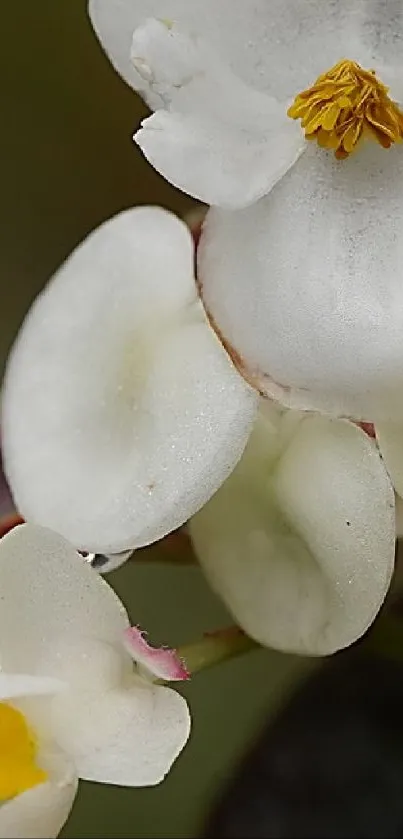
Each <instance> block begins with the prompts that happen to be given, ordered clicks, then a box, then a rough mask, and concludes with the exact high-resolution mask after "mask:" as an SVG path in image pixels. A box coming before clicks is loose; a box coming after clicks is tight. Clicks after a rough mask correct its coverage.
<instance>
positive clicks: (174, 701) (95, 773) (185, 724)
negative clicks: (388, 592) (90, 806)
mask: <svg viewBox="0 0 403 839" xmlns="http://www.w3.org/2000/svg"><path fill="white" fill-rule="evenodd" d="M52 730H53V735H54V737H55V738H56V741H57V742H58V744H59V746H60V747H61V748H62V749H65V750H66V751H67V750H68V752H69V754H70V755H72V757H73V758H74V761H75V765H76V767H77V772H78V774H79V776H80V777H81V778H84V779H86V780H90V781H102V782H103V783H108V784H119V785H122V786H152V785H154V784H158V783H159V782H160V781H162V779H163V778H164V776H165V775H166V773H167V772H168V771H169V769H170V767H171V765H172V763H173V762H174V760H175V759H176V758H177V757H178V755H179V753H180V752H181V751H182V749H183V747H184V745H185V743H186V741H187V739H188V736H189V731H190V715H189V711H188V708H187V705H186V702H185V700H184V699H183V697H182V696H180V695H179V694H178V693H176V691H173V690H171V689H170V688H166V687H159V686H155V685H151V684H149V683H147V682H145V681H142V680H141V679H139V678H133V679H132V680H131V684H130V683H128V684H127V686H126V687H125V688H116V689H114V690H110V691H108V692H107V693H103V694H100V695H99V694H98V695H96V694H94V693H93V692H90V693H87V694H85V693H81V694H80V693H77V694H76V696H73V695H71V696H66V697H60V698H57V699H56V700H55V701H54V702H53V703H52Z"/></svg>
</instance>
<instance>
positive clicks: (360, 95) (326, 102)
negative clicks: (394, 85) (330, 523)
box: [288, 59, 403, 160]
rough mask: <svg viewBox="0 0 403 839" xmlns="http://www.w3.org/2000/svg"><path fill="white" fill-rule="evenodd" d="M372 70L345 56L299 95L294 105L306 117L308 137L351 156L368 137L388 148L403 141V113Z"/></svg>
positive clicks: (291, 111) (292, 112)
mask: <svg viewBox="0 0 403 839" xmlns="http://www.w3.org/2000/svg"><path fill="white" fill-rule="evenodd" d="M388 90H389V88H387V87H386V86H385V85H384V84H382V82H380V81H379V80H378V79H377V78H376V75H375V73H374V72H373V71H372V70H363V69H362V67H360V65H359V64H356V63H355V62H354V61H349V60H347V59H344V60H343V61H339V63H338V64H335V66H334V67H332V68H331V69H330V70H328V71H327V72H326V73H323V75H321V76H319V78H318V79H317V80H316V82H315V84H314V85H312V87H310V88H309V89H308V90H304V91H303V92H302V93H299V94H298V96H296V98H295V100H294V102H293V104H292V105H291V107H290V108H289V110H288V116H289V117H291V118H292V119H300V120H301V125H302V128H303V129H304V131H305V136H306V138H307V139H308V140H316V141H317V143H318V144H319V145H320V146H322V147H323V148H325V149H332V150H334V153H335V156H336V157H337V158H338V159H339V160H343V159H344V158H346V157H348V156H349V155H350V154H351V152H352V151H354V149H355V148H356V146H357V143H358V142H359V140H360V139H361V138H362V137H363V136H364V135H366V136H369V137H372V138H373V139H374V140H376V141H377V142H378V143H380V145H381V146H383V148H385V149H388V148H390V146H391V145H392V143H401V142H402V140H403V112H402V111H401V110H400V108H399V107H398V105H397V104H396V102H393V101H392V99H390V98H389V96H388Z"/></svg>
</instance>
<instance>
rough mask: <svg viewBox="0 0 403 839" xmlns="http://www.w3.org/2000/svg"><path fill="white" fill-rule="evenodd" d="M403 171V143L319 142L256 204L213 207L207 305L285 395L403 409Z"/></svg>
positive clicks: (204, 255) (378, 411)
mask: <svg viewBox="0 0 403 839" xmlns="http://www.w3.org/2000/svg"><path fill="white" fill-rule="evenodd" d="M402 178H403V155H402V153H401V149H400V147H399V146H398V147H395V148H393V149H390V150H389V151H388V152H386V151H385V150H384V149H381V148H380V146H378V145H377V144H375V143H368V144H367V145H365V146H363V147H362V148H360V149H359V151H358V152H357V154H356V155H352V157H351V158H350V159H348V160H346V161H343V162H340V161H336V160H335V159H334V157H333V156H332V155H330V154H328V153H327V152H324V151H323V150H322V149H319V148H318V147H317V146H314V145H310V146H309V147H308V149H307V150H306V151H305V152H304V154H303V155H302V157H301V158H300V160H299V161H298V162H297V163H296V164H295V166H293V168H292V169H291V170H290V171H289V172H288V173H287V174H286V175H285V177H284V178H283V179H282V180H281V182H280V183H278V184H277V185H276V187H275V189H274V190H272V192H271V193H270V195H268V196H266V197H265V198H263V199H262V200H261V201H260V202H258V203H257V204H255V205H254V206H253V207H250V208H248V209H246V210H243V211H241V212H236V213H226V212H224V211H220V210H211V211H210V212H209V213H208V215H207V221H206V224H205V227H204V232H203V234H202V237H201V241H200V245H199V250H198V255H199V274H200V279H201V281H202V284H203V289H202V293H203V298H204V300H205V303H206V306H207V308H208V310H209V311H210V312H211V314H212V316H213V318H214V320H215V322H216V323H217V325H218V327H219V329H220V330H221V332H222V334H223V335H224V337H225V339H226V340H227V341H228V342H229V343H230V344H232V346H233V347H234V348H235V350H236V352H237V353H238V355H239V356H241V358H242V360H243V363H244V365H245V367H246V368H247V369H248V370H249V372H250V373H252V374H253V375H255V376H256V378H257V380H258V381H259V384H260V386H261V387H262V388H263V389H264V390H265V391H266V392H267V393H268V394H269V395H273V396H274V397H275V398H280V399H282V401H283V403H284V404H286V405H288V406H290V407H294V408H303V409H306V408H315V409H318V410H322V411H329V412H334V413H338V414H341V415H343V414H344V415H346V416H352V417H355V418H356V419H365V420H370V421H374V420H379V419H399V418H400V419H403V281H402V277H403V275H402V265H403V193H402V191H401V189H400V183H401V179H402ZM276 385H277V387H276Z"/></svg>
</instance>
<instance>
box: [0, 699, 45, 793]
mask: <svg viewBox="0 0 403 839" xmlns="http://www.w3.org/2000/svg"><path fill="white" fill-rule="evenodd" d="M35 758H36V744H35V740H34V738H33V737H32V734H31V732H30V730H29V728H28V725H27V722H26V720H25V717H24V715H23V714H22V713H21V711H18V710H17V708H13V707H12V705H8V704H6V703H3V702H0V801H7V800H8V799H9V798H14V796H16V795H19V794H20V793H21V792H25V791H26V790H27V789H31V787H35V786H36V785H37V784H42V783H43V782H44V781H46V780H47V775H46V772H44V771H43V769H40V768H39V767H38V766H37V765H36V763H35Z"/></svg>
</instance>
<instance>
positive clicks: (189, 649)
mask: <svg viewBox="0 0 403 839" xmlns="http://www.w3.org/2000/svg"><path fill="white" fill-rule="evenodd" d="M259 646H260V645H259V644H258V643H257V642H256V641H253V639H252V638H249V636H248V635H245V633H244V632H242V630H241V629H239V628H238V627H237V626H230V627H227V628H226V629H218V630H217V631H216V632H211V633H208V634H206V635H204V637H203V638H202V639H201V640H200V641H196V642H195V643H193V644H183V645H182V646H180V647H178V648H177V653H178V655H179V656H180V658H181V659H183V661H184V662H185V665H186V668H187V670H189V672H190V673H191V675H192V676H193V675H194V674H195V673H199V672H200V671H201V670H207V668H209V667H214V666H215V665H216V664H221V662H223V661H228V659H230V658H235V657H236V656H239V655H243V654H244V653H247V652H249V651H250V650H255V649H258V648H259Z"/></svg>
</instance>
